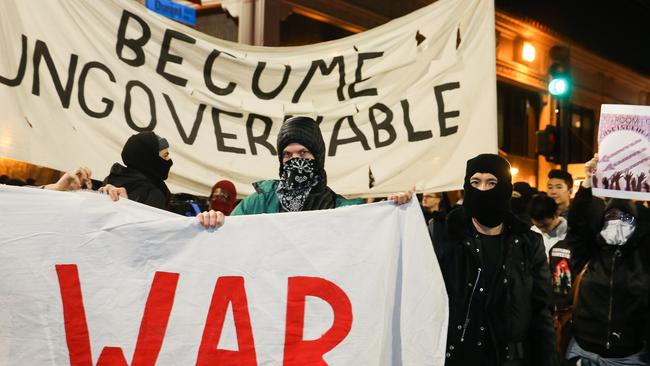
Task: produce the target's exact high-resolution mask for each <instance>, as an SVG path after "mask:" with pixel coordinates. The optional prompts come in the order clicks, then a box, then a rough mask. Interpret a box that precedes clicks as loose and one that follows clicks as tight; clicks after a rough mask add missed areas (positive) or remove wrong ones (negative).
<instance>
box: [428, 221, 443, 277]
mask: <svg viewBox="0 0 650 366" xmlns="http://www.w3.org/2000/svg"><path fill="white" fill-rule="evenodd" d="M445 223H446V221H445V219H444V217H442V218H441V217H434V218H432V219H430V220H429V222H428V223H427V227H428V229H429V235H430V236H431V242H432V243H433V251H434V252H435V253H436V258H437V259H438V264H439V265H440V268H443V265H444V263H445V261H446V257H447V253H446V250H445V248H444V245H443V243H444V240H443V238H442V236H443V233H444V230H445Z"/></svg>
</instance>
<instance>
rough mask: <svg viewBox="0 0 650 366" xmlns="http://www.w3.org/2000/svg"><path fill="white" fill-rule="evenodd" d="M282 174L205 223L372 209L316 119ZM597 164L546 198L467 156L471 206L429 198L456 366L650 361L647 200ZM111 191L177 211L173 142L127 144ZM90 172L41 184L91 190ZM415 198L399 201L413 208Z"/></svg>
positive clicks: (220, 203)
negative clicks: (330, 154)
mask: <svg viewBox="0 0 650 366" xmlns="http://www.w3.org/2000/svg"><path fill="white" fill-rule="evenodd" d="M276 146H277V151H278V159H279V161H278V162H279V176H278V178H277V179H271V180H264V181H260V182H257V183H255V184H254V186H255V190H256V192H255V193H253V194H252V195H249V196H248V197H246V198H244V199H243V200H241V201H240V202H239V203H237V201H236V199H237V191H236V189H235V186H234V185H233V184H232V182H230V181H227V180H221V181H219V182H217V183H216V184H215V185H214V186H213V188H212V190H211V192H210V195H209V205H206V206H205V207H200V206H199V205H196V207H193V211H192V212H191V213H192V214H193V215H196V216H197V220H198V221H199V222H200V224H201V225H203V226H204V227H206V228H216V227H219V226H220V225H223V224H224V217H225V216H227V215H251V214H259V213H278V212H290V211H293V212H295V211H308V210H323V209H334V208H337V207H341V206H347V205H356V204H361V203H364V202H365V201H364V200H361V199H346V198H344V197H342V196H340V195H338V194H336V193H335V192H334V191H333V190H332V189H331V188H330V187H329V186H328V185H327V174H326V171H325V157H326V153H325V144H324V141H323V137H322V135H321V131H320V129H319V126H318V123H317V122H316V121H314V120H313V119H311V118H308V117H294V118H290V119H288V120H287V121H285V122H284V123H283V125H282V127H281V129H280V131H279V134H278V139H277V144H276ZM597 159H598V157H597V156H594V159H592V160H591V161H589V162H587V163H586V164H585V179H584V180H582V182H581V185H580V187H579V189H578V190H577V192H575V195H574V198H573V200H572V199H571V196H572V195H573V179H572V177H571V175H570V174H569V173H567V172H564V171H561V170H553V171H551V172H550V173H549V175H548V184H547V187H546V188H547V191H546V192H541V191H537V190H536V189H534V188H532V187H531V186H530V185H528V184H526V183H522V182H516V183H514V184H513V183H512V176H511V170H510V164H509V162H508V161H507V160H506V159H504V158H502V157H500V156H498V155H495V154H481V155H478V156H476V157H474V158H472V159H470V160H468V161H467V165H466V174H465V179H464V184H463V197H462V199H461V200H459V201H458V202H453V203H452V202H450V199H449V196H448V195H447V194H445V193H444V192H425V193H423V195H422V201H421V205H422V210H423V214H424V217H425V220H427V224H428V228H429V233H430V235H431V239H432V243H433V247H434V251H435V254H436V258H437V260H438V262H439V265H440V269H441V271H442V274H443V278H444V282H445V287H446V290H447V294H448V298H449V322H448V323H449V326H448V330H447V348H446V365H450V366H451V365H509V366H510V365H522V366H523V365H540V366H541V365H561V364H564V365H583V366H588V365H599V366H619V365H620V366H622V365H649V364H650V363H649V362H650V361H649V360H648V355H649V352H648V348H649V347H650V242H649V241H650V222H648V220H650V215H649V211H648V208H647V207H646V206H645V205H644V203H642V202H634V201H631V200H622V199H609V200H607V201H606V200H604V199H601V198H597V197H595V196H594V195H593V193H592V190H591V183H592V175H593V173H594V171H595V168H596V163H597ZM122 162H123V163H124V165H122V164H120V163H115V164H114V165H113V167H112V168H111V171H110V174H109V175H108V176H107V177H106V178H105V179H104V181H103V184H102V187H101V188H99V191H100V192H102V193H105V194H107V195H109V196H110V197H111V199H113V200H119V199H120V198H127V197H128V198H129V199H132V200H135V201H138V202H141V203H144V204H147V205H150V206H153V207H157V208H161V209H169V207H170V192H169V189H168V188H167V186H166V184H165V180H166V179H167V176H168V174H169V171H170V168H171V166H172V164H173V162H172V160H171V154H170V146H169V143H168V142H167V141H166V140H165V139H164V138H162V137H160V136H157V135H156V134H154V133H153V132H142V133H139V134H136V135H134V136H132V137H131V138H129V139H128V141H127V142H126V143H125V145H124V149H123V151H122ZM91 175H92V173H91V171H90V170H89V169H87V168H79V169H77V170H76V171H73V172H69V173H66V174H64V175H63V176H62V177H61V179H59V181H57V182H56V183H52V184H48V185H45V186H42V187H41V188H43V189H53V190H61V191H65V190H75V189H80V188H91V187H92V182H91ZM414 191H415V189H414V188H412V189H410V190H407V191H405V192H402V193H396V194H394V195H391V196H389V197H387V199H388V200H391V201H393V202H395V203H396V204H403V203H406V202H408V201H410V200H411V198H412V195H413V194H414Z"/></svg>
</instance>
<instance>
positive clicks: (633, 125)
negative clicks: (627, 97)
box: [592, 104, 650, 200]
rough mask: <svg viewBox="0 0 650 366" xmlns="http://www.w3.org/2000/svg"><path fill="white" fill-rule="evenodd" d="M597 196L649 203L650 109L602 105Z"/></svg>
mask: <svg viewBox="0 0 650 366" xmlns="http://www.w3.org/2000/svg"><path fill="white" fill-rule="evenodd" d="M592 186H593V192H594V194H595V195H598V196H604V197H614V198H625V199H636V200H647V199H650V106H637V105H614V104H603V106H602V107H601V111H600V126H599V128H598V166H597V169H596V173H595V174H594V175H593V178H592Z"/></svg>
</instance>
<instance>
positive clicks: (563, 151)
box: [558, 98, 571, 171]
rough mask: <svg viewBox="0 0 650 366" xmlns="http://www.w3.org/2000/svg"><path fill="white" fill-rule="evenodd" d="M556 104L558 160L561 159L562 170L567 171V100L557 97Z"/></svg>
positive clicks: (568, 117)
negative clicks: (558, 108) (558, 134)
mask: <svg viewBox="0 0 650 366" xmlns="http://www.w3.org/2000/svg"><path fill="white" fill-rule="evenodd" d="M558 105H559V107H560V113H559V116H558V117H559V120H558V122H559V123H560V160H562V162H561V163H562V164H561V167H562V170H564V171H567V169H568V166H567V165H568V163H569V123H571V121H569V119H570V116H569V114H568V112H569V101H568V99H567V98H559V99H558Z"/></svg>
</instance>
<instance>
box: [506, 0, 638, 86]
mask: <svg viewBox="0 0 650 366" xmlns="http://www.w3.org/2000/svg"><path fill="white" fill-rule="evenodd" d="M495 4H496V8H497V9H498V10H503V11H505V12H507V13H510V14H512V15H515V16H520V17H521V16H524V17H527V18H530V19H533V20H536V21H538V22H540V23H542V24H544V25H546V26H548V27H549V28H551V29H553V30H554V31H556V32H557V33H560V34H561V35H563V36H565V37H566V38H568V39H570V40H571V41H573V42H574V43H575V44H576V45H580V46H581V47H583V48H586V49H588V50H590V51H592V52H594V53H596V54H598V55H600V56H603V57H605V58H607V59H610V60H612V61H614V62H617V63H619V64H622V65H624V66H627V67H629V68H631V69H633V70H635V71H637V72H640V73H642V74H645V75H646V76H649V77H650V0H616V1H614V0H609V1H598V0H591V1H586V0H536V1H535V0H495Z"/></svg>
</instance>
